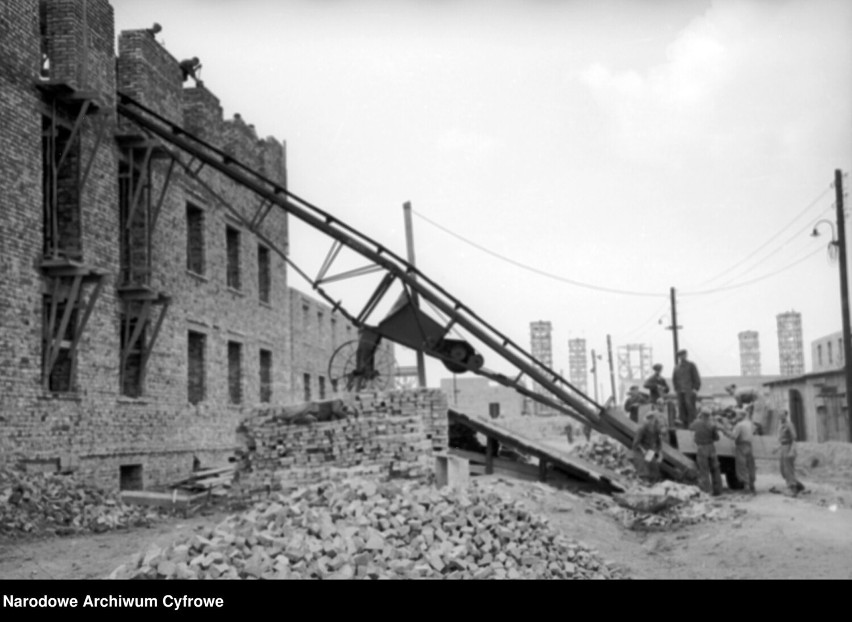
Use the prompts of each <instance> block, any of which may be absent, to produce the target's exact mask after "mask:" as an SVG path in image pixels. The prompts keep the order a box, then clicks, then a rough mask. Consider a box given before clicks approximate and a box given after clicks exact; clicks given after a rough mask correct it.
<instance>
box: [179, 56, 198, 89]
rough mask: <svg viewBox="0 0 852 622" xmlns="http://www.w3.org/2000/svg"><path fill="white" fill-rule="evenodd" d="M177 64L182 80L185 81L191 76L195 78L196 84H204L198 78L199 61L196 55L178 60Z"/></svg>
mask: <svg viewBox="0 0 852 622" xmlns="http://www.w3.org/2000/svg"><path fill="white" fill-rule="evenodd" d="M179 66H180V70H181V74H182V75H183V81H184V82H186V81H187V79H189V78H192V79H193V80H195V85H196V86H204V83H203V82H202V81H201V80H200V78H199V77H200V75H201V61H199V60H198V57H197V56H193V57H192V58H190V59H187V60H182V61H180V65H179Z"/></svg>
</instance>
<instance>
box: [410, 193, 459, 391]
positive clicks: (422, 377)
mask: <svg viewBox="0 0 852 622" xmlns="http://www.w3.org/2000/svg"><path fill="white" fill-rule="evenodd" d="M402 211H403V214H404V216H405V246H406V249H407V250H408V263H410V264H411V265H412V266H413V265H415V261H414V229H413V227H412V225H411V203H409V202H408V201H406V202H405V203H404V204H403V205H402ZM412 278H414V275H412ZM411 304H413V305H414V308H415V309H419V308H420V296H419V295H418V294H417V291H416V290H413V291H412V292H411ZM453 381H454V385H455V376H453ZM417 386H418V387H420V388H421V389H425V388H426V357H425V355H424V354H423V350H417Z"/></svg>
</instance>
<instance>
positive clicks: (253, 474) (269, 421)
mask: <svg viewBox="0 0 852 622" xmlns="http://www.w3.org/2000/svg"><path fill="white" fill-rule="evenodd" d="M282 410H283V409H280V408H279V409H277V408H263V409H257V410H255V411H253V412H252V413H251V414H250V415H249V416H248V417H247V418H246V419H245V420H244V421H243V423H242V425H241V427H240V437H241V440H242V444H243V449H242V450H241V452H240V457H241V462H240V465H239V469H238V471H239V474H238V491H239V492H238V495H240V494H241V495H244V494H251V493H253V492H259V491H263V490H279V489H281V488H287V487H292V486H295V485H300V484H309V483H314V482H319V481H326V480H334V479H340V478H342V477H348V476H351V475H353V474H355V475H369V474H381V475H387V476H397V477H418V476H421V475H424V474H426V473H427V472H428V471H429V470H430V469H431V468H432V462H433V460H432V458H433V455H434V453H435V452H439V451H444V450H446V447H447V436H448V433H447V415H446V398H445V397H444V395H443V394H442V393H440V392H439V391H433V390H423V391H411V392H390V393H366V394H357V395H354V396H352V397H351V398H349V399H348V400H346V401H345V403H344V405H343V408H342V409H340V410H341V412H343V411H345V412H346V414H347V416H346V417H345V418H339V419H338V418H330V419H329V420H326V421H304V420H303V421H302V425H293V424H292V423H293V422H292V419H291V418H288V417H285V416H284V413H283V412H282Z"/></svg>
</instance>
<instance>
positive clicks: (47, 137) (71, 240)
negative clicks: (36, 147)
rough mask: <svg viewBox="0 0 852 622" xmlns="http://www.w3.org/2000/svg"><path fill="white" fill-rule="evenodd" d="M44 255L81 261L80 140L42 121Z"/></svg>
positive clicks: (64, 128) (49, 121)
mask: <svg viewBox="0 0 852 622" xmlns="http://www.w3.org/2000/svg"><path fill="white" fill-rule="evenodd" d="M42 155H43V162H42V163H43V166H42V185H43V191H44V192H43V199H44V210H43V211H44V252H45V255H47V256H54V257H58V256H62V257H68V258H71V259H82V258H83V246H82V229H81V222H80V218H81V216H80V136H79V134H78V135H77V136H76V138H75V139H74V140H73V141H72V140H71V130H70V129H68V128H66V127H64V126H62V125H59V124H57V123H53V122H52V121H51V119H50V118H48V117H43V122H42Z"/></svg>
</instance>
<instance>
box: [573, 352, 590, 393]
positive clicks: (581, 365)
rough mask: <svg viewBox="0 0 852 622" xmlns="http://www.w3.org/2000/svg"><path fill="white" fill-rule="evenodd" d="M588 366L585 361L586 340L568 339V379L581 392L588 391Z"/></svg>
mask: <svg viewBox="0 0 852 622" xmlns="http://www.w3.org/2000/svg"><path fill="white" fill-rule="evenodd" d="M588 378H589V368H588V366H587V363H586V340H585V339H569V340H568V379H569V380H570V381H571V384H573V385H574V386H575V387H577V388H578V389H579V390H580V391H582V392H583V393H587V392H588V386H589V383H588Z"/></svg>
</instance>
